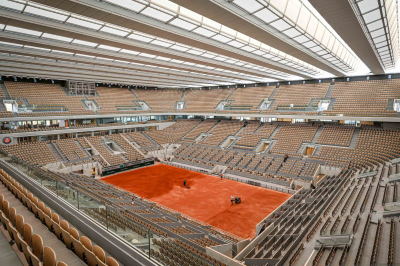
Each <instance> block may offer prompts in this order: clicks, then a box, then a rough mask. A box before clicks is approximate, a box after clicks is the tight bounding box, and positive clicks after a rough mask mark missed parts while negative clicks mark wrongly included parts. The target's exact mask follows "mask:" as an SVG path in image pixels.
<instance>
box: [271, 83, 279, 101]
mask: <svg viewBox="0 0 400 266" xmlns="http://www.w3.org/2000/svg"><path fill="white" fill-rule="evenodd" d="M278 89H279V85H276V87H275V89H274V90H273V91H272V93H271V95H270V96H269V97H268V99H269V100H271V99H273V98H274V96H275V93H276V92H277V91H278Z"/></svg>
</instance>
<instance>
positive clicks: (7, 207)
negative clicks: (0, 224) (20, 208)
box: [3, 200, 10, 219]
mask: <svg viewBox="0 0 400 266" xmlns="http://www.w3.org/2000/svg"><path fill="white" fill-rule="evenodd" d="M9 211H10V203H9V202H8V201H7V200H4V201H3V213H4V215H5V217H6V218H7V219H8V213H9Z"/></svg>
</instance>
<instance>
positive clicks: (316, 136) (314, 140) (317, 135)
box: [310, 126, 324, 144]
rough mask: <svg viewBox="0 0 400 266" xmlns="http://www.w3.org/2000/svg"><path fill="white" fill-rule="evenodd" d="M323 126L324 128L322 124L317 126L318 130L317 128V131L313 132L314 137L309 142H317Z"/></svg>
mask: <svg viewBox="0 0 400 266" xmlns="http://www.w3.org/2000/svg"><path fill="white" fill-rule="evenodd" d="M323 128H324V126H319V127H318V130H317V132H315V135H314V138H313V139H312V141H311V142H310V144H315V143H316V142H317V139H318V137H319V135H321V133H322V130H323Z"/></svg>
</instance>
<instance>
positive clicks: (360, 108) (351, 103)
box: [0, 79, 400, 117]
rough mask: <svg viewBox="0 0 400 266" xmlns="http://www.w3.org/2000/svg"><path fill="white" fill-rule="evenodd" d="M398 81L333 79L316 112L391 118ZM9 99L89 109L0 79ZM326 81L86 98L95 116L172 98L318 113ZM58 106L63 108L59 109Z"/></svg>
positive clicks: (161, 106) (59, 93)
mask: <svg viewBox="0 0 400 266" xmlns="http://www.w3.org/2000/svg"><path fill="white" fill-rule="evenodd" d="M399 82H400V81H399V80H397V79H389V80H371V81H351V82H336V83H335V84H333V91H332V93H331V95H330V98H329V99H335V101H334V103H333V107H332V108H330V109H328V110H325V111H323V112H322V115H348V116H377V117H378V116H387V117H393V116H397V112H396V111H390V110H386V109H387V103H388V101H389V100H390V99H397V98H398V95H399V93H400V92H399ZM4 84H5V86H6V88H7V90H8V92H9V94H10V96H11V99H15V100H17V101H18V103H19V104H20V105H21V106H24V107H29V108H31V107H33V112H20V113H19V114H18V116H21V117H31V116H38V117H39V116H49V115H54V116H65V115H90V114H92V115H93V114H95V112H94V111H91V110H86V109H85V108H84V105H83V104H82V102H81V100H83V99H84V97H83V96H82V97H80V96H69V95H67V94H66V93H65V92H64V90H63V89H62V88H61V86H60V85H56V84H45V83H28V82H14V81H5V82H4ZM329 86H330V83H317V84H295V85H280V86H279V87H278V88H277V89H276V92H275V94H274V95H273V97H272V98H271V99H269V98H270V96H271V95H272V92H273V91H274V90H275V86H268V87H245V88H238V89H236V90H235V91H234V90H233V89H232V88H231V89H210V90H199V89H193V90H190V89H189V90H185V92H184V93H183V94H182V91H181V90H165V89H158V90H154V89H134V90H131V91H129V90H128V89H122V88H109V87H101V86H100V87H96V91H97V93H96V97H94V96H90V97H88V99H89V100H93V101H95V102H96V103H97V105H98V106H99V108H100V109H98V110H97V113H98V114H115V113H118V114H135V113H148V112H152V113H160V112H167V113H168V112H173V111H177V110H174V106H175V103H176V101H180V100H181V98H182V96H183V99H182V100H183V101H185V102H186V104H185V109H183V110H182V111H184V112H189V113H191V112H192V113H196V112H197V113H200V112H203V113H204V112H207V113H215V112H216V111H217V109H216V107H217V105H218V103H219V102H220V101H226V100H227V99H228V97H229V96H230V97H229V99H228V101H229V104H228V105H227V107H226V108H225V110H219V111H218V113H233V114H234V113H241V112H242V113H250V114H255V113H260V112H261V110H259V109H256V108H257V107H258V105H259V104H260V103H261V101H262V100H264V99H269V100H273V101H274V102H273V104H272V106H271V107H270V108H269V109H267V110H262V114H284V115H298V114H308V115H321V114H320V113H319V112H318V110H317V107H318V103H319V102H320V100H321V99H325V96H326V93H327V91H328V88H329ZM138 101H144V102H146V103H147V104H148V105H149V106H150V108H151V109H150V110H148V111H147V110H141V109H142V108H141V105H140V104H138ZM61 108H63V111H61ZM0 116H1V117H13V116H14V115H13V113H12V112H6V111H2V112H0Z"/></svg>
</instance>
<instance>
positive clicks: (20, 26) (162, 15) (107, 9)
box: [0, 0, 399, 88]
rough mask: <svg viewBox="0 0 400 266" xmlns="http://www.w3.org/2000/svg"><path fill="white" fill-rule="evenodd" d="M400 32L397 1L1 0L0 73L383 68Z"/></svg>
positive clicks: (229, 81)
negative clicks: (399, 31)
mask: <svg viewBox="0 0 400 266" xmlns="http://www.w3.org/2000/svg"><path fill="white" fill-rule="evenodd" d="M332 8H336V9H334V10H336V11H337V12H334V13H332V12H329V10H332ZM339 11H340V12H339ZM335 16H336V17H340V18H341V20H340V21H339V20H338V19H335ZM346 22H351V23H348V24H347V25H345V26H344V24H343V23H346ZM398 30H399V28H398V4H397V1H394V0H385V1H379V0H361V1H355V0H337V1H328V0H310V2H308V1H307V0H230V1H226V0H209V1H196V0H0V60H1V61H2V64H1V66H0V74H1V75H19V76H25V77H26V76H29V77H42V78H53V79H70V78H72V77H73V76H74V75H77V77H76V78H78V77H79V79H82V80H96V81H98V82H109V83H114V84H124V85H140V86H155V87H166V88H187V87H209V86H220V85H221V86H224V85H234V84H254V83H265V82H271V81H285V80H301V79H313V78H325V77H337V76H349V75H356V74H367V73H369V72H370V71H371V72H372V73H374V74H382V73H385V72H388V71H393V69H396V66H397V61H398V60H397V59H398V56H399V51H398V50H399V34H398ZM76 78H75V79H76Z"/></svg>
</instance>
